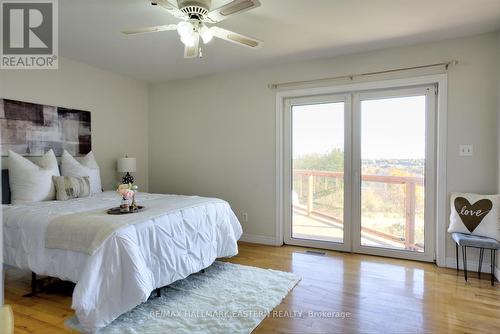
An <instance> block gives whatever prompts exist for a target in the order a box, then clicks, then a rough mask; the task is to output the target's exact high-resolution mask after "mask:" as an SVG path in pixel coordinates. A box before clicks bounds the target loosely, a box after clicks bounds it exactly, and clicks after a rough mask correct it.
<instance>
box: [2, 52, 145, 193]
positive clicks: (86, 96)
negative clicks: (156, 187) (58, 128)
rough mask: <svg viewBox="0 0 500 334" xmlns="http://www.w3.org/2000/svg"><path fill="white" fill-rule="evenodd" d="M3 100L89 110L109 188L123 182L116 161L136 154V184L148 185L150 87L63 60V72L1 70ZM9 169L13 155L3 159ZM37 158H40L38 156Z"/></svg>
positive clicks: (104, 182) (95, 146) (96, 151)
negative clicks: (9, 159) (9, 161)
mask: <svg viewBox="0 0 500 334" xmlns="http://www.w3.org/2000/svg"><path fill="white" fill-rule="evenodd" d="M0 98H9V99H14V100H20V101H26V102H35V103H40V104H48V105H53V106H61V107H69V108H75V109H82V110H88V111H90V112H91V117H92V150H93V152H94V154H95V156H96V159H97V162H98V163H99V166H100V167H101V178H102V185H103V187H104V189H111V188H114V187H115V185H116V182H117V181H118V179H119V178H118V177H117V173H116V159H117V158H119V157H120V156H123V155H125V154H128V155H129V156H134V157H136V158H137V173H136V174H135V176H136V180H137V183H138V184H139V186H140V187H141V189H142V190H147V187H148V183H149V182H148V139H147V138H148V85H147V84H146V83H143V82H140V81H136V80H132V79H129V78H126V77H124V76H120V75H117V74H114V73H111V72H108V71H103V70H100V69H97V68H95V67H91V66H88V65H85V64H82V63H79V62H75V61H72V60H68V59H64V58H61V59H60V62H59V70H33V71H28V70H18V71H12V70H10V71H7V70H2V71H0ZM2 160H3V161H2V162H3V166H4V168H5V167H7V163H8V159H2ZM34 160H36V159H34Z"/></svg>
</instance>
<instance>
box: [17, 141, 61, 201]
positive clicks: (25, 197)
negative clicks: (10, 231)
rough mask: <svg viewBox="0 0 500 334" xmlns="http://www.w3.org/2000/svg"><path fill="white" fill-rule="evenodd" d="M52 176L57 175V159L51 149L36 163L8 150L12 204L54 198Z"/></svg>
mask: <svg viewBox="0 0 500 334" xmlns="http://www.w3.org/2000/svg"><path fill="white" fill-rule="evenodd" d="M52 176H59V167H58V166H57V159H56V156H55V154H54V152H53V151H52V150H50V151H48V152H47V153H45V154H44V155H43V156H42V158H41V159H40V160H39V162H38V164H35V163H33V162H31V161H30V160H28V159H26V158H24V157H23V156H21V155H19V154H17V153H16V152H13V151H10V150H9V184H10V192H11V202H12V204H19V203H23V202H24V203H25V202H40V201H49V200H53V199H55V198H56V191H55V188H54V183H53V182H52Z"/></svg>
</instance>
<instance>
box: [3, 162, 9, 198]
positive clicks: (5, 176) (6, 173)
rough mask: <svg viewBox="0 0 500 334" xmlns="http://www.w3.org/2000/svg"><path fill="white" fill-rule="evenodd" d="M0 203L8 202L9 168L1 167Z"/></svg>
mask: <svg viewBox="0 0 500 334" xmlns="http://www.w3.org/2000/svg"><path fill="white" fill-rule="evenodd" d="M2 204H10V186H9V170H8V169H2Z"/></svg>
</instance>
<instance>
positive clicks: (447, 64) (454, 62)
mask: <svg viewBox="0 0 500 334" xmlns="http://www.w3.org/2000/svg"><path fill="white" fill-rule="evenodd" d="M457 64H458V60H450V61H447V62H443V63H435V64H427V65H419V66H412V67H403V68H396V69H392V70H384V71H377V72H367V73H358V74H351V75H342V76H338V77H330V78H321V79H313V80H302V81H290V82H280V83H272V84H269V86H268V87H269V88H271V89H277V88H280V87H288V86H295V85H301V84H302V85H304V84H314V83H319V82H324V81H333V80H338V79H350V80H354V78H356V77H364V76H369V75H376V74H387V73H393V72H400V71H408V70H418V69H421V68H429V67H436V66H444V68H445V70H448V68H449V67H450V66H454V65H457Z"/></svg>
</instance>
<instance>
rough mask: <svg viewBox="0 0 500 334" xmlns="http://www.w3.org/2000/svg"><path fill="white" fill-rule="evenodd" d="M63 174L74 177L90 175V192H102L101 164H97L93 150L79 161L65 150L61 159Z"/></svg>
mask: <svg viewBox="0 0 500 334" xmlns="http://www.w3.org/2000/svg"><path fill="white" fill-rule="evenodd" d="M61 175H63V176H73V177H83V176H88V177H89V180H90V193H91V194H97V193H100V192H102V187H101V174H100V171H99V165H97V162H96V161H95V158H94V154H93V153H92V152H89V153H88V154H87V155H86V156H84V157H83V158H82V159H81V160H80V162H79V161H78V160H76V159H75V158H73V157H72V156H71V154H69V153H68V152H67V151H66V150H64V152H63V155H62V159H61Z"/></svg>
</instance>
